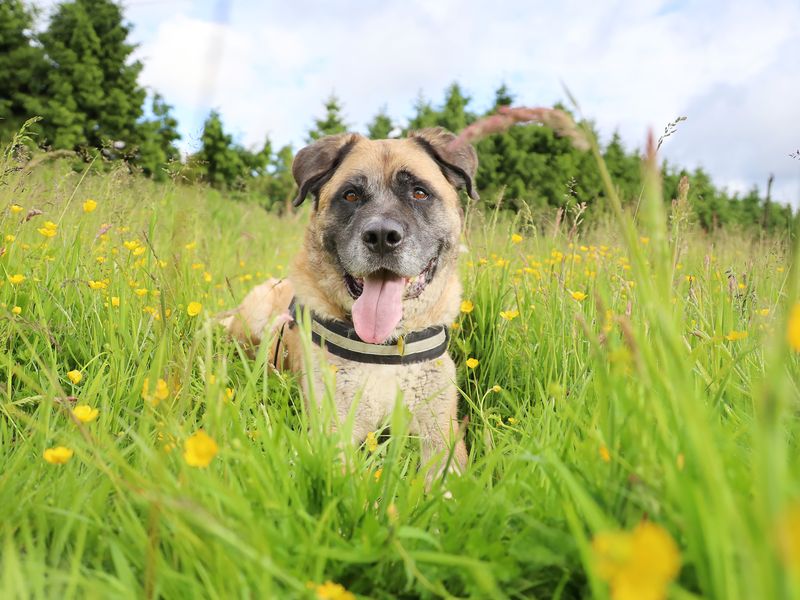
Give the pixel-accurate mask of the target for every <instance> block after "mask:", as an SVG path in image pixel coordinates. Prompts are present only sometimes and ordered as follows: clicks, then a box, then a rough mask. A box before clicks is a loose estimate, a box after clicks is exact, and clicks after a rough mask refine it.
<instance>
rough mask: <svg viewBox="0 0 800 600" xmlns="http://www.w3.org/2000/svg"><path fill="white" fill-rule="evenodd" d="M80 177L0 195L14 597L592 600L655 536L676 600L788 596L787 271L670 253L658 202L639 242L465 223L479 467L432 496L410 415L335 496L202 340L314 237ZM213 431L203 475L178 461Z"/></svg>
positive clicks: (712, 250)
mask: <svg viewBox="0 0 800 600" xmlns="http://www.w3.org/2000/svg"><path fill="white" fill-rule="evenodd" d="M87 171H88V172H84V173H76V172H73V171H69V170H66V169H64V168H63V166H62V165H60V164H58V163H56V164H53V165H45V166H40V167H37V168H36V169H34V170H32V171H26V170H22V171H10V172H6V174H5V176H4V181H3V187H2V188H0V209H1V210H2V216H0V233H1V234H2V236H3V237H4V238H6V241H5V242H2V243H3V244H4V247H5V253H4V255H3V256H2V257H1V258H0V268H2V270H3V273H2V285H1V286H0V302H1V303H2V304H0V348H2V356H0V361H2V366H1V367H0V368H2V375H1V376H0V384H2V389H3V392H2V396H0V506H2V507H3V510H2V517H0V547H1V548H2V551H1V553H0V557H1V558H0V597H3V598H17V597H21V598H27V597H33V598H53V597H59V598H74V597H79V598H95V597H96V598H106V597H120V598H125V597H131V598H139V597H148V598H154V597H165V598H181V597H211V598H231V597H261V598H268V597H275V598H285V597H306V598H313V597H325V595H326V594H328V597H335V596H336V594H339V596H338V597H346V593H345V592H344V591H343V589H344V588H346V589H347V590H349V592H351V593H353V594H355V595H357V596H359V597H361V596H363V597H372V598H392V597H404V598H416V597H424V598H427V597H439V596H441V597H465V596H471V597H481V598H484V597H485V598H522V597H526V598H527V597H542V598H550V597H556V598H578V597H586V596H596V597H600V598H603V597H607V596H608V595H609V588H608V586H607V583H606V581H604V579H603V578H602V577H601V576H600V575H599V573H598V569H597V557H596V552H595V550H594V549H593V546H592V540H593V539H594V538H595V537H596V536H597V535H598V534H602V533H603V532H608V531H617V530H631V529H632V528H633V527H635V526H636V525H637V523H639V522H641V521H642V520H643V519H647V520H648V521H652V522H654V523H657V524H659V526H660V527H663V528H664V529H665V530H666V531H668V532H669V535H670V536H671V537H672V538H673V539H674V540H675V541H676V542H677V545H678V547H679V549H680V554H681V568H680V573H679V576H678V578H677V580H676V581H675V582H674V583H673V584H671V586H670V587H669V589H668V595H669V596H670V597H676V598H690V597H709V598H726V599H737V598H741V599H743V600H744V599H752V598H789V597H798V596H800V581H799V580H798V574H797V573H796V572H795V573H794V575H793V574H792V565H793V564H794V562H793V561H798V560H800V559H799V558H798V556H795V555H793V554H792V552H791V545H790V549H789V550H788V551H787V550H786V549H785V548H784V550H783V551H782V550H781V548H782V546H781V545H780V540H779V538H780V536H781V534H786V533H787V532H788V533H790V534H791V535H793V536H796V537H795V538H794V539H797V536H800V531H797V530H796V529H794V530H792V529H791V527H795V528H797V527H798V525H797V524H796V522H795V521H793V520H792V519H791V518H789V517H787V515H791V514H792V512H791V511H792V510H797V509H796V508H793V507H797V506H798V502H800V461H798V459H797V455H798V443H797V438H798V433H800V427H799V426H798V422H797V411H798V388H797V383H798V362H797V358H796V356H795V355H793V354H792V351H791V349H790V347H789V345H788V343H787V341H786V328H787V323H786V319H787V308H788V307H789V306H791V304H792V303H794V302H795V301H796V300H797V299H798V298H800V289H799V288H798V276H797V273H796V267H794V266H793V261H792V260H791V259H790V251H789V248H788V247H787V244H786V243H785V242H783V241H781V240H749V239H746V238H741V237H737V236H726V235H724V234H720V235H714V236H707V235H704V234H702V233H701V232H698V231H695V230H693V229H691V228H684V229H679V228H677V227H672V228H669V227H668V223H667V216H666V215H665V213H664V212H663V208H662V207H663V203H662V202H661V199H660V198H659V197H658V192H657V188H658V186H655V185H651V186H649V188H648V190H647V192H646V193H645V196H644V200H643V202H644V204H643V207H642V215H643V218H642V219H641V222H640V223H639V224H638V230H637V229H635V228H634V226H633V223H631V222H629V221H628V217H627V216H626V215H624V214H623V213H622V212H621V211H620V212H619V213H618V214H617V217H616V224H615V225H614V228H600V229H596V230H592V231H589V232H584V233H580V230H578V231H579V233H578V234H577V235H575V236H573V237H571V238H567V237H565V236H563V235H560V234H559V235H556V236H552V235H550V233H547V234H546V235H545V234H542V233H541V230H540V229H539V228H537V227H535V224H533V223H530V222H526V221H525V220H524V219H522V218H520V219H518V220H517V221H515V222H507V221H504V220H503V219H497V218H495V217H494V216H492V215H489V216H487V217H484V216H482V215H481V214H480V213H472V214H471V215H470V223H471V225H470V228H469V231H468V234H467V237H466V241H467V242H468V245H469V253H468V255H467V256H464V257H463V262H462V267H463V275H464V277H463V279H464V282H465V290H466V292H465V298H467V299H468V300H470V302H471V303H472V307H473V308H472V310H471V312H465V313H463V314H462V316H461V318H460V319H459V321H458V322H457V323H456V324H455V325H454V332H453V333H454V336H453V343H452V347H451V353H452V354H453V355H454V356H455V357H456V359H457V362H458V364H459V381H458V385H459V388H460V390H461V392H462V395H463V402H462V405H463V413H464V415H465V416H467V417H468V422H469V425H468V428H467V434H466V435H467V442H468V445H469V447H470V466H469V469H468V471H467V472H466V473H465V474H464V475H463V476H461V477H457V478H450V479H448V480H447V481H446V482H445V483H444V484H443V485H441V486H437V487H436V488H435V489H434V490H433V491H432V492H431V493H426V492H425V483H424V476H423V475H422V474H420V473H418V471H417V468H418V448H417V444H416V441H415V440H414V439H413V438H411V437H409V436H407V435H405V434H404V431H405V430H406V424H407V419H408V416H407V415H406V414H405V413H404V412H403V411H402V410H398V411H395V414H394V415H393V417H392V421H391V423H390V424H389V425H390V428H391V431H392V435H391V436H390V437H379V438H378V440H379V442H380V443H379V444H378V446H377V448H376V449H374V451H371V450H370V449H368V448H350V447H346V449H345V453H346V455H347V457H346V458H347V464H348V465H349V468H348V469H342V467H341V463H340V462H339V459H338V456H339V452H340V450H341V448H340V444H339V441H338V439H336V437H335V436H323V435H314V434H311V435H310V434H309V433H308V431H309V418H310V416H309V415H307V414H306V412H305V410H304V408H303V405H302V401H301V399H300V396H299V392H298V385H297V382H296V381H295V380H293V378H292V377H291V376H289V375H286V374H276V373H270V372H268V370H267V368H266V367H265V364H266V362H267V360H268V357H267V356H265V352H264V351H262V352H260V353H259V355H258V356H257V357H256V358H255V360H251V359H249V358H247V357H246V355H245V353H244V352H243V351H242V349H240V348H239V347H237V346H236V345H235V344H233V343H231V342H230V341H228V340H226V339H225V338H224V336H222V335H221V332H220V331H219V330H218V328H217V327H215V326H214V324H213V318H212V317H213V315H214V313H216V312H217V311H219V310H223V309H226V308H230V307H232V306H234V305H235V304H236V303H237V302H238V301H239V300H240V299H241V298H242V297H243V295H244V294H245V293H246V292H247V290H248V289H249V288H250V287H251V286H252V285H253V284H255V283H256V282H258V281H259V280H261V279H263V278H266V277H267V276H270V275H272V276H278V275H281V274H284V273H286V271H287V269H288V265H289V263H290V261H291V258H292V256H293V254H294V252H295V251H296V250H297V249H298V247H299V245H300V242H301V235H302V228H303V222H304V220H305V218H304V217H300V218H299V219H286V220H280V219H278V218H275V217H272V216H269V215H266V214H264V213H263V212H261V211H260V210H259V209H257V208H254V207H251V206H248V205H243V204H237V203H233V202H231V201H229V200H226V199H225V198H224V197H222V196H220V195H219V194H217V193H216V192H212V191H209V190H206V189H203V188H199V187H184V186H175V185H171V184H170V185H161V186H157V185H155V184H152V183H150V182H147V181H143V180H141V179H137V178H135V177H132V176H130V175H128V174H127V173H124V172H122V171H113V172H110V173H105V174H98V173H95V172H93V171H92V168H91V167H90V168H89V169H88V170H87ZM649 173H650V177H651V178H655V177H656V176H657V174H656V173H655V170H654V167H653V166H652V165H651V167H650V171H649ZM88 198H91V199H94V200H96V202H97V209H96V210H94V211H92V212H84V210H83V203H84V201H85V200H86V199H88ZM13 204H16V205H19V206H21V207H23V210H22V211H21V212H13V211H12V208H11V206H12V205H13ZM33 208H36V209H39V210H41V211H42V212H43V214H41V215H37V216H33V217H32V218H31V219H30V220H28V221H26V220H25V216H26V214H28V211H29V210H31V209H33ZM45 221H52V222H53V223H55V224H56V225H57V228H56V232H57V233H56V234H55V236H53V237H45V235H43V234H42V233H40V232H39V231H37V230H38V229H40V228H41V229H46V227H45V226H44V225H43V224H44V222H45ZM514 233H516V234H518V235H519V236H521V238H522V239H520V238H519V237H513V238H512V234H514ZM7 236H13V241H11V238H10V237H7ZM134 240H135V241H136V242H138V243H137V244H133V243H132V242H133V241H134ZM125 242H128V245H127V246H126V245H125ZM138 248H143V250H138ZM15 274H20V275H23V276H24V277H25V280H24V281H22V282H20V283H17V284H13V283H11V280H10V279H9V277H8V276H10V275H15ZM90 281H92V282H102V283H103V284H104V285H100V286H98V285H97V284H96V283H95V287H97V289H92V287H90V285H89V282H90ZM114 298H117V299H118V302H117V301H116V300H114ZM190 302H199V303H201V304H202V311H201V312H200V314H199V315H197V316H194V317H193V316H190V315H189V314H188V313H187V307H188V305H189V303H190ZM117 304H118V305H117ZM15 307H19V308H18V310H16V311H14V310H13V309H14V308H15ZM465 308H467V307H465ZM515 311H516V312H517V313H518V314H515ZM501 312H502V313H503V316H501ZM15 313H19V314H15ZM744 333H746V334H747V335H746V337H745V336H744V335H743V334H744ZM468 358H474V359H476V360H477V361H478V364H477V366H475V367H474V368H469V367H467V366H466V359H468ZM470 364H473V363H470ZM72 370H78V371H80V372H81V373H82V376H83V377H82V380H81V381H80V382H79V383H78V384H77V385H75V384H73V383H72V382H71V381H70V379H69V378H68V377H67V373H68V372H69V371H72ZM158 379H163V380H164V381H165V382H166V384H167V389H168V397H167V398H166V399H164V400H162V401H161V402H158V403H157V404H156V403H154V402H152V401H150V400H148V399H146V398H143V394H142V391H143V388H144V387H145V380H147V381H148V382H149V386H151V387H152V386H153V385H154V383H155V382H156V381H157V380H158ZM145 395H146V394H145ZM76 404H88V405H90V406H92V407H95V408H97V409H99V417H98V418H97V419H96V420H95V421H93V422H90V423H86V424H84V423H81V422H80V421H78V420H77V419H75V418H74V417H73V416H72V415H71V408H72V407H74V406H75V405H76ZM199 429H203V430H204V431H206V432H207V433H208V434H209V435H210V436H211V437H212V438H213V439H214V440H215V441H216V443H217V444H218V446H219V453H218V455H217V456H215V457H214V459H213V460H212V461H211V464H210V465H209V466H208V467H207V468H195V467H191V466H189V465H188V464H187V463H186V461H185V460H184V457H183V453H184V444H185V441H186V440H187V438H188V437H189V436H191V435H192V434H193V433H195V432H196V431H198V430H199ZM54 446H65V447H68V448H70V449H72V450H74V456H73V457H72V459H71V460H69V461H68V462H67V463H66V464H63V465H54V464H50V463H48V462H46V461H45V460H44V459H43V453H44V451H45V450H46V449H47V448H51V447H54ZM445 489H446V490H447V491H448V492H449V494H444V493H443V492H444V491H445ZM448 496H451V497H450V498H449V499H448ZM793 523H794V525H793ZM645 560H647V557H645ZM653 560H656V557H655V556H654V557H653ZM796 566H797V565H796ZM326 581H331V582H335V583H337V584H341V586H343V587H342V588H336V587H334V586H332V585H331V586H328V587H327V588H323V587H319V586H320V585H321V584H323V583H324V582H326Z"/></svg>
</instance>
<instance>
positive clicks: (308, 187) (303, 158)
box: [292, 133, 361, 207]
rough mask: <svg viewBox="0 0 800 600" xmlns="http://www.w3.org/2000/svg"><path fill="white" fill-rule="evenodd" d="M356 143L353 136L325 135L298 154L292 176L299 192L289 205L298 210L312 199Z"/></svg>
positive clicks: (341, 134)
mask: <svg viewBox="0 0 800 600" xmlns="http://www.w3.org/2000/svg"><path fill="white" fill-rule="evenodd" d="M359 139H361V136H360V135H358V134H357V133H340V134H337V135H328V136H325V137H323V138H320V139H318V140H317V141H316V142H314V143H313V144H311V145H309V146H306V147H305V148H303V149H302V150H300V152H298V153H297V156H295V157H294V163H292V175H294V180H295V181H296V182H297V186H298V188H299V190H298V191H297V197H296V198H295V199H294V201H293V202H292V204H293V205H294V206H300V205H301V204H302V203H303V200H305V199H306V196H308V195H309V194H314V196H315V197H316V196H317V195H318V194H319V190H320V188H322V186H323V185H325V182H326V181H328V179H330V178H331V177H332V176H333V174H334V172H335V171H336V169H337V168H338V167H339V165H340V164H342V161H343V160H344V157H345V156H347V153H348V152H350V150H351V149H352V148H353V146H354V145H355V144H356V142H358V140H359ZM314 206H315V207H316V201H315V203H314Z"/></svg>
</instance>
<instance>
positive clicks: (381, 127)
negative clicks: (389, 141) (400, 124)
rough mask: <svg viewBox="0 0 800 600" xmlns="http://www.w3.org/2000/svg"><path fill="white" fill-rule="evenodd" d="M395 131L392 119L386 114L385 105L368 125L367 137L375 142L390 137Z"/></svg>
mask: <svg viewBox="0 0 800 600" xmlns="http://www.w3.org/2000/svg"><path fill="white" fill-rule="evenodd" d="M393 129H394V123H392V118H391V117H390V116H389V114H388V113H387V112H386V105H384V106H382V107H381V109H380V110H379V111H378V114H377V115H375V117H373V119H372V121H371V122H370V123H369V125H367V135H368V136H369V137H370V139H373V140H383V139H386V138H388V137H389V134H390V133H391V132H392V130H393Z"/></svg>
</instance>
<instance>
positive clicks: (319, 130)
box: [307, 94, 348, 143]
mask: <svg viewBox="0 0 800 600" xmlns="http://www.w3.org/2000/svg"><path fill="white" fill-rule="evenodd" d="M347 129H348V126H347V124H346V123H345V122H344V117H343V116H342V105H341V103H340V102H339V98H337V97H336V95H335V94H331V95H330V96H329V97H328V99H327V100H326V101H325V116H324V117H323V118H321V119H314V127H313V129H311V130H309V132H308V140H307V141H308V142H309V143H310V142H313V141H314V140H318V139H319V138H321V137H324V136H326V135H335V134H337V133H344V132H345V131H347Z"/></svg>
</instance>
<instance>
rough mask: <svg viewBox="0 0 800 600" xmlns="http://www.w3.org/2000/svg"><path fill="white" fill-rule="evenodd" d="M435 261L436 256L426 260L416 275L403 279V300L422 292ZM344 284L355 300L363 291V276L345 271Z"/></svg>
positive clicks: (427, 282)
mask: <svg viewBox="0 0 800 600" xmlns="http://www.w3.org/2000/svg"><path fill="white" fill-rule="evenodd" d="M437 263H438V257H437V256H434V257H433V258H432V259H431V260H430V261H429V262H428V264H427V265H426V266H425V268H424V269H422V271H421V272H420V273H419V275H416V276H414V277H406V278H404V279H405V290H404V292H403V299H404V300H412V299H414V298H416V297H417V296H419V295H420V294H421V293H422V292H423V290H424V289H425V288H426V287H427V286H428V284H429V283H430V282H431V281H433V276H434V275H435V274H436V266H437ZM373 275H374V274H373ZM390 275H391V274H390ZM370 277H371V276H370ZM395 277H396V276H395ZM344 284H345V286H346V287H347V293H348V294H350V296H351V297H352V298H353V300H357V299H358V298H359V297H360V296H361V294H363V293H364V278H363V277H353V276H352V275H350V273H347V272H345V274H344Z"/></svg>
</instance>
